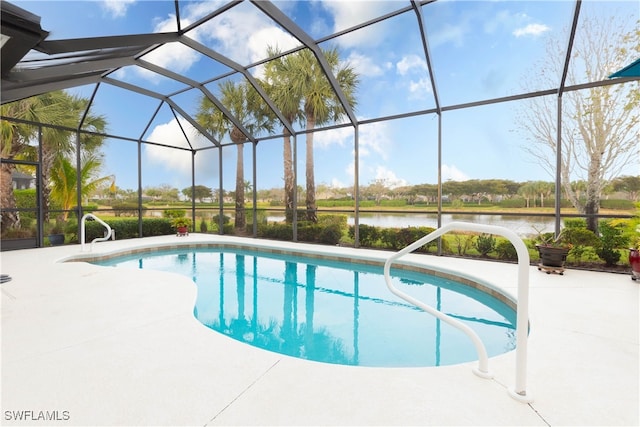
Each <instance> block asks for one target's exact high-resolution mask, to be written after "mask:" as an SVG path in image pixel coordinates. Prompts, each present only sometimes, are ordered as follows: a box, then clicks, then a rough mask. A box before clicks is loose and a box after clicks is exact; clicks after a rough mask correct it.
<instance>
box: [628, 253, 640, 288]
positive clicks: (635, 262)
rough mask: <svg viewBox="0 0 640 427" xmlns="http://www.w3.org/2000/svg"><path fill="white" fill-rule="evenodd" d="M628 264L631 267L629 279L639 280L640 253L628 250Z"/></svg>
mask: <svg viewBox="0 0 640 427" xmlns="http://www.w3.org/2000/svg"><path fill="white" fill-rule="evenodd" d="M629 264H630V265H631V279H632V280H637V279H640V251H639V250H637V249H629Z"/></svg>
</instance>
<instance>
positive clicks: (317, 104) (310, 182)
mask: <svg viewBox="0 0 640 427" xmlns="http://www.w3.org/2000/svg"><path fill="white" fill-rule="evenodd" d="M322 54H323V55H324V56H325V59H326V60H327V63H328V64H329V66H330V67H331V70H330V72H332V73H333V74H334V76H335V77H336V80H337V81H338V84H339V85H340V90H342V92H343V93H344V95H345V97H346V98H347V101H348V102H349V104H350V106H351V107H354V106H355V104H356V101H355V91H356V88H357V85H358V75H357V74H356V72H355V70H354V69H353V68H352V67H351V66H349V65H348V64H344V63H341V62H340V53H339V51H338V50H337V49H336V48H332V49H327V50H323V51H322ZM296 55H298V60H299V64H300V67H299V68H298V73H297V74H296V79H295V80H294V85H295V87H296V91H299V93H301V94H302V97H303V100H304V101H303V102H304V107H303V110H304V115H305V121H306V129H307V134H306V139H307V147H306V163H305V171H306V174H305V175H306V184H307V197H306V207H307V220H309V221H313V222H316V221H317V220H318V217H317V214H316V189H315V172H314V160H313V132H312V131H313V129H314V128H315V127H316V125H320V124H324V123H327V122H330V121H333V122H337V121H339V120H340V119H341V118H342V116H344V115H345V111H344V109H343V107H342V105H341V104H340V100H339V99H338V96H337V94H336V93H335V92H334V90H333V88H332V87H331V84H330V83H329V80H328V79H327V76H326V75H325V74H324V71H323V70H322V68H321V67H320V64H318V61H317V59H316V57H315V55H313V53H312V52H311V51H310V50H308V49H305V50H301V51H299V52H298V53H297V54H296Z"/></svg>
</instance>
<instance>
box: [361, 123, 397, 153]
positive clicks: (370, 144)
mask: <svg viewBox="0 0 640 427" xmlns="http://www.w3.org/2000/svg"><path fill="white" fill-rule="evenodd" d="M359 136H360V137H359V139H358V141H359V142H360V156H361V157H363V156H368V155H369V153H370V152H371V151H373V152H375V153H378V154H379V155H380V156H381V157H382V159H383V160H386V159H387V157H388V151H389V150H390V149H391V145H392V141H393V140H392V138H391V136H390V135H389V125H388V124H387V123H385V122H376V123H371V124H368V125H366V126H360V135H359Z"/></svg>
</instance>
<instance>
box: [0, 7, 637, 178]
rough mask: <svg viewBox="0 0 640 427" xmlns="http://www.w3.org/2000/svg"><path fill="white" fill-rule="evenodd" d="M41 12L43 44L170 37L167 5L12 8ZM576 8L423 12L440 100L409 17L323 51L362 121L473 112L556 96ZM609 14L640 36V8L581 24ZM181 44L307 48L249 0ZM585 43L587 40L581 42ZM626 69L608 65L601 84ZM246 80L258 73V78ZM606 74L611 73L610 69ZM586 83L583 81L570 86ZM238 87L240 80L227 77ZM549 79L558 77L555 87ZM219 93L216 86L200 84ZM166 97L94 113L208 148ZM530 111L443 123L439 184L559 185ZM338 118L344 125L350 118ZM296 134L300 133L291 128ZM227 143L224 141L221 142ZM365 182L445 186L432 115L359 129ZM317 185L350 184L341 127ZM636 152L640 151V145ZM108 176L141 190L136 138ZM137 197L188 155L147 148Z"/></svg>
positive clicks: (274, 146) (210, 157) (205, 73)
mask: <svg viewBox="0 0 640 427" xmlns="http://www.w3.org/2000/svg"><path fill="white" fill-rule="evenodd" d="M13 3H15V4H16V5H18V6H20V7H22V8H24V9H27V10H28V11H30V12H32V13H35V14H37V15H39V16H41V18H42V21H41V25H42V27H43V29H45V30H47V31H50V36H49V38H48V39H49V40H55V39H66V38H78V37H96V36H110V35H122V34H138V33H151V32H163V31H175V30H176V10H175V5H174V2H173V1H144V0H127V1H112V0H103V1H75V2H72V1H56V0H49V1H14V2H13ZM224 3H225V2H222V1H207V2H198V1H181V2H180V11H179V14H180V19H181V23H182V26H183V27H185V26H187V25H189V24H191V23H193V22H196V21H197V20H198V19H199V18H201V17H203V16H206V15H207V14H208V13H211V12H212V11H214V10H216V9H217V8H218V7H220V6H222V5H223V4H224ZM274 3H275V4H276V5H277V7H279V8H280V9H281V10H282V11H283V12H284V13H285V14H286V15H287V16H288V17H289V18H291V19H292V20H293V21H294V22H295V23H296V24H297V25H298V26H299V27H301V28H302V29H303V30H305V31H306V32H307V33H308V34H310V35H311V37H312V38H314V39H316V40H317V39H320V38H322V37H325V36H327V35H330V34H334V33H336V32H338V31H341V30H344V29H346V28H349V27H352V26H354V25H357V24H360V23H362V22H366V21H368V20H370V19H373V18H375V17H377V16H380V15H384V14H386V13H389V12H392V11H395V10H397V9H399V8H402V7H405V6H408V5H410V2H408V1H401V0H393V1H348V0H344V1H335V0H333V1H327V0H310V1H276V2H274ZM573 9H574V3H573V2H571V1H550V2H544V1H438V2H436V3H433V4H429V5H427V6H425V7H423V9H422V10H423V17H424V21H423V24H424V28H425V31H426V34H427V39H428V43H429V51H430V53H431V57H432V67H433V72H434V81H435V84H436V89H435V91H434V89H433V87H432V84H431V80H430V77H429V73H428V64H427V62H426V61H425V57H424V54H423V52H424V50H423V45H422V41H421V38H420V32H419V27H418V21H417V19H416V14H415V13H414V12H413V11H409V12H408V13H404V14H401V15H399V16H396V17H394V18H392V19H389V20H387V21H385V22H381V23H378V24H375V25H373V26H370V27H367V28H365V29H361V30H359V31H356V32H353V33H350V34H347V35H344V36H341V37H338V38H336V39H333V40H331V41H329V42H324V43H322V44H321V47H322V48H328V47H337V48H338V49H339V50H340V53H341V60H342V63H343V64H344V65H348V66H350V67H352V68H353V69H354V70H355V71H356V73H357V74H358V76H359V85H358V88H357V91H356V99H357V106H356V109H355V114H356V116H357V119H358V120H359V121H366V120H370V119H375V118H378V117H386V116H395V115H402V114H406V113H410V112H413V111H423V110H430V109H433V108H435V106H436V96H435V95H437V97H438V101H439V104H440V105H441V106H443V107H447V106H454V105H459V104H464V103H471V102H477V101H481V100H484V99H492V98H499V97H504V96H510V95H515V94H519V93H523V92H525V91H526V90H542V89H549V88H550V87H548V86H546V85H545V82H544V81H543V79H541V78H540V76H541V74H542V73H541V71H540V70H542V69H543V67H547V68H548V64H549V61H550V58H549V56H550V55H552V56H553V55H556V58H562V57H563V56H564V52H563V51H559V50H558V49H556V50H551V53H550V50H549V48H548V46H549V40H556V41H558V42H559V43H560V44H561V45H565V44H566V40H567V36H566V30H567V28H568V27H569V25H570V24H571V18H572V14H573ZM608 16H612V17H614V18H613V19H614V20H615V23H616V24H617V25H623V26H625V27H626V28H629V29H631V28H633V26H634V25H636V23H637V22H638V19H639V18H640V6H639V5H638V2H636V1H622V2H614V1H606V2H601V1H585V2H583V5H582V9H581V17H583V18H589V17H591V18H603V17H608ZM187 36H188V37H190V38H192V39H194V40H196V41H198V42H199V43H202V44H204V45H206V46H207V47H209V48H211V49H213V50H215V51H216V52H218V53H220V54H222V55H225V56H227V57H229V58H231V59H232V60H233V61H236V62H238V63H240V64H243V65H248V64H252V63H255V62H257V61H259V60H261V59H264V58H266V49H267V47H268V46H271V47H278V48H279V49H281V50H287V49H290V48H293V47H296V46H298V45H299V42H298V41H297V40H296V39H294V38H293V37H291V35H289V34H288V33H287V32H286V31H284V30H283V28H281V27H279V26H278V25H277V24H276V23H274V22H273V21H272V20H270V19H269V18H268V17H267V16H266V15H264V14H263V13H262V12H261V11H260V10H259V9H258V8H257V7H255V6H254V5H253V4H251V3H250V2H243V3H241V4H240V5H238V6H235V7H233V8H231V9H229V10H228V11H226V12H225V13H224V14H223V16H220V17H217V18H215V19H214V20H212V21H210V22H209V23H207V24H205V25H202V26H199V27H197V28H196V29H194V30H193V31H190V32H188V33H187ZM581 39H584V33H582V32H581V31H580V30H579V31H578V34H577V36H576V43H578V42H579V41H580V40H581ZM142 59H144V60H145V61H148V62H151V63H153V64H156V65H159V66H162V67H164V68H167V69H169V70H171V71H173V72H177V73H181V74H183V75H185V76H187V77H189V78H190V79H193V80H196V81H198V82H206V81H209V80H210V79H212V78H213V77H216V76H219V75H221V74H224V73H226V72H228V71H229V69H228V68H226V67H225V66H223V65H221V64H219V63H217V62H216V61H214V60H212V59H210V58H207V57H205V56H204V55H200V54H198V53H196V52H194V51H193V50H190V49H188V48H186V47H185V46H183V45H181V44H179V43H172V44H170V45H166V46H164V47H162V48H161V49H158V50H157V51H154V52H152V53H151V54H148V55H145V56H144V57H143V58H142ZM624 65H626V64H610V66H609V67H608V68H610V70H606V73H607V74H605V75H608V73H611V72H613V71H616V70H617V69H618V68H621V67H622V66H624ZM250 72H251V74H252V75H253V76H255V77H258V78H259V77H262V75H263V68H262V67H260V66H259V67H254V68H252V69H250ZM603 72H604V70H603ZM112 77H113V78H116V79H119V80H122V81H124V82H128V83H132V84H136V85H139V86H141V87H143V88H145V89H148V90H152V91H156V92H159V93H163V94H166V93H173V92H175V91H178V90H180V89H182V88H184V86H183V85H182V84H180V83H176V82H175V81H170V80H169V79H166V78H164V77H162V76H159V75H158V74H155V73H153V72H150V71H148V70H144V69H141V68H140V67H135V66H128V67H124V68H122V69H121V70H119V71H118V72H116V73H115V74H114V75H113V76H112ZM571 78H572V79H575V81H573V82H571V81H570V82H568V84H573V83H584V82H586V81H588V80H587V79H586V77H584V76H583V77H581V76H580V75H578V76H576V77H571ZM228 79H236V80H237V76H231V77H228ZM559 79H560V77H559V75H557V76H554V75H553V74H552V78H551V81H555V82H557V81H559ZM206 87H207V88H208V89H210V90H211V92H213V93H214V94H216V95H217V94H218V92H219V90H218V87H217V82H213V83H209V84H207V85H206ZM93 90H94V86H93V85H92V86H86V87H80V88H74V89H72V90H70V92H71V93H74V94H78V95H81V96H84V97H90V96H91V94H92V91H93ZM201 96H202V93H201V92H197V91H194V90H191V91H187V92H184V93H182V94H180V95H177V96H176V97H175V98H173V99H174V100H175V102H176V103H177V104H178V105H179V106H180V108H182V109H183V110H185V111H187V112H189V113H190V114H192V115H195V114H196V112H197V108H198V105H199V100H200V98H201ZM158 105H159V101H158V100H155V99H153V100H150V99H145V97H142V96H140V95H137V94H134V93H131V92H128V91H126V90H123V89H121V88H118V87H115V86H111V85H108V84H102V85H101V86H100V88H99V90H98V91H97V93H96V96H95V99H94V104H93V105H92V109H91V114H101V115H104V116H106V117H107V121H108V123H109V124H108V132H109V134H112V135H122V136H126V137H128V138H133V139H138V138H140V137H141V136H142V138H143V139H144V140H146V141H153V142H158V143H163V144H168V145H172V146H182V147H185V146H186V144H187V143H186V141H185V138H184V136H183V133H182V130H183V129H184V130H185V132H186V133H187V134H188V135H190V137H189V138H190V142H191V143H192V144H193V145H194V146H196V147H207V146H210V145H211V143H210V142H209V141H207V140H206V139H205V138H203V137H197V136H194V131H193V129H192V127H191V125H190V124H189V123H188V122H186V121H185V120H184V119H182V118H181V117H180V116H179V115H178V120H176V116H174V114H173V113H172V111H171V109H170V108H168V107H167V105H166V104H164V105H163V106H161V108H160V109H159V110H158V113H157V115H156V116H155V118H154V120H153V121H152V122H151V123H150V122H149V120H150V118H151V117H152V116H153V114H154V111H156V109H157V108H158ZM527 107H528V104H527V103H526V102H525V101H518V102H506V103H500V104H494V105H488V106H481V107H475V108H470V109H464V110H453V111H445V112H444V113H443V114H442V140H443V148H442V179H443V181H446V180H458V181H460V180H466V179H491V178H496V179H509V180H513V181H517V182H524V181H528V180H545V181H552V180H553V179H554V178H553V176H552V175H551V174H550V173H549V171H546V170H545V169H544V168H543V167H542V166H541V165H540V164H539V162H536V161H535V159H534V158H533V157H531V156H530V155H529V154H527V151H526V150H525V146H526V145H527V144H528V142H527V138H526V134H525V133H524V132H523V131H522V129H521V126H519V125H518V117H520V116H521V115H522V112H523V109H526V108H527ZM343 120H344V119H343ZM295 128H296V130H302V128H303V125H302V124H298V123H297V124H295ZM227 139H228V137H227ZM358 141H359V146H358V153H357V155H358V159H359V164H358V177H359V183H360V185H368V184H369V183H372V182H374V181H375V180H384V181H385V182H386V183H387V185H389V186H391V187H395V186H401V185H417V184H423V183H430V184H435V183H436V182H437V179H438V174H437V166H438V158H437V152H438V116H437V115H435V114H428V115H418V116H412V117H407V118H401V119H397V120H391V121H386V122H375V123H368V124H362V125H360V126H359V134H358ZM305 142H306V139H305V136H304V134H301V135H300V136H299V137H298V147H297V170H298V175H299V177H298V185H301V186H304V179H305V178H304V170H305V169H304V168H305V166H304V165H305V163H304V162H305ZM314 147H315V148H314V158H315V181H316V185H319V184H325V185H328V186H335V187H348V186H352V185H353V183H354V176H355V173H356V162H355V159H356V153H355V149H354V129H353V127H350V126H349V127H344V128H340V129H337V130H333V131H325V132H320V133H317V134H315V137H314ZM639 150H640V148H639ZM104 152H105V165H104V167H103V170H102V175H104V176H113V177H114V178H115V180H116V183H117V185H118V187H120V188H123V189H135V188H137V172H136V171H137V164H138V158H137V156H138V147H137V144H136V143H135V142H131V141H123V140H116V139H108V140H107V141H106V142H105V146H104ZM141 154H142V159H141V164H142V175H143V183H142V184H143V187H146V186H158V185H169V186H172V187H177V188H179V189H182V188H185V187H187V186H189V185H190V184H191V164H192V156H191V154H190V153H189V152H187V151H178V150H171V149H166V148H162V147H157V146H152V145H146V144H143V147H142V150H141ZM218 155H219V151H218V150H217V149H212V150H203V151H199V152H198V153H197V154H196V155H195V158H194V159H193V160H194V162H195V164H196V170H197V172H196V184H198V185H206V186H208V187H212V188H218V187H219V175H220V171H219V167H218V165H219V159H218ZM222 156H223V162H224V167H223V173H222V175H223V187H224V188H225V190H233V188H234V185H235V159H236V148H235V147H228V148H225V149H223V152H222ZM256 156H257V158H258V163H257V166H256V180H255V183H254V179H253V176H252V158H253V148H252V145H251V144H246V145H245V150H244V160H245V179H246V180H248V181H251V182H252V185H255V187H256V188H258V189H269V188H274V187H282V185H283V166H282V163H283V160H282V140H281V139H265V140H263V141H260V142H259V143H258V144H257V146H256ZM619 172H620V173H622V174H634V175H637V174H638V173H639V172H640V152H638V153H634V154H633V155H632V162H631V164H629V165H627V167H626V168H624V169H623V170H620V171H619Z"/></svg>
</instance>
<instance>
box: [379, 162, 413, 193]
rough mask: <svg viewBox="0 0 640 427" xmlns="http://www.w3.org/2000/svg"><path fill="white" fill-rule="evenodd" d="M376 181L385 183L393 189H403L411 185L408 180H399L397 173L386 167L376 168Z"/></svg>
mask: <svg viewBox="0 0 640 427" xmlns="http://www.w3.org/2000/svg"><path fill="white" fill-rule="evenodd" d="M375 179H376V180H382V181H384V182H385V184H386V185H387V186H388V187H389V188H392V189H393V188H397V187H403V186H405V185H408V184H409V183H408V182H407V181H406V180H404V179H401V178H398V177H397V176H396V174H395V172H393V171H392V170H390V169H387V167H386V166H377V167H376V175H375Z"/></svg>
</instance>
